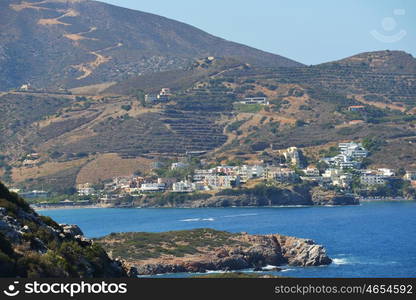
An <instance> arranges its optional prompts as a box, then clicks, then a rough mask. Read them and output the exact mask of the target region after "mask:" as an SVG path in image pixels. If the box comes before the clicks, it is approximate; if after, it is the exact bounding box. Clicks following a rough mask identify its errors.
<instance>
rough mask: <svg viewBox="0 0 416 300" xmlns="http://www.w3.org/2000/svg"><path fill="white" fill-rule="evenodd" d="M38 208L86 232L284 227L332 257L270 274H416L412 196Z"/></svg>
mask: <svg viewBox="0 0 416 300" xmlns="http://www.w3.org/2000/svg"><path fill="white" fill-rule="evenodd" d="M39 213H40V214H43V215H47V216H50V217H52V218H53V219H55V220H56V221H57V222H59V223H66V224H77V225H78V226H80V228H81V229H82V230H83V232H84V234H85V236H87V237H89V238H94V237H101V236H104V235H107V234H110V233H112V232H134V231H138V232H163V231H172V230H184V229H195V228H213V229H218V230H226V231H229V232H247V233H249V234H272V233H279V234H284V235H290V236H296V237H301V238H308V239H313V240H314V241H315V242H316V243H318V244H321V245H324V246H325V247H326V249H327V252H328V255H329V256H330V257H331V258H332V259H333V263H332V264H331V265H329V266H320V267H306V268H301V267H292V266H284V267H283V271H281V272H276V273H274V272H270V273H268V274H274V275H281V276H289V277H302V278H312V277H320V278H325V277H326V278H351V277H353V278H357V277H367V278H369V277H416V202H413V201H411V202H410V201H404V202H397V201H396V202H365V203H362V204H361V205H359V206H340V207H255V208H195V209H191V208H190V209H182V208H181V209H180V208H166V209H156V208H155V209H149V208H146V209H144V208H143V209H142V208H136V209H112V208H103V209H99V208H97V209H95V208H90V209H62V210H41V211H39ZM245 272H253V270H245ZM193 275H194V274H193ZM188 276H190V274H165V275H161V276H159V277H188Z"/></svg>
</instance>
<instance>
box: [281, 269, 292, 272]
mask: <svg viewBox="0 0 416 300" xmlns="http://www.w3.org/2000/svg"><path fill="white" fill-rule="evenodd" d="M289 271H295V269H282V270H281V271H280V272H289Z"/></svg>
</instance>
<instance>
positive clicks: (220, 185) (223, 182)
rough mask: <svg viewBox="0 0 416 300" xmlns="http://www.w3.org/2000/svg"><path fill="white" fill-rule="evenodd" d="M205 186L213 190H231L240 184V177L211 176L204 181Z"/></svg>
mask: <svg viewBox="0 0 416 300" xmlns="http://www.w3.org/2000/svg"><path fill="white" fill-rule="evenodd" d="M203 182H204V185H205V186H207V187H209V188H210V189H212V190H222V189H231V188H233V187H234V186H236V185H239V184H240V177H239V176H227V175H209V176H206V177H205V179H204V181H203Z"/></svg>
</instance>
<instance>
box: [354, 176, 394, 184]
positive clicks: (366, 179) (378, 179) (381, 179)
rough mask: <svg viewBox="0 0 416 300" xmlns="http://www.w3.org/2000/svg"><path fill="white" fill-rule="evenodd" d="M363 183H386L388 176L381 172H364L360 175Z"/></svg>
mask: <svg viewBox="0 0 416 300" xmlns="http://www.w3.org/2000/svg"><path fill="white" fill-rule="evenodd" d="M360 182H361V184H364V185H370V186H372V185H384V184H386V183H387V181H386V177H385V176H383V175H379V174H362V175H361V177H360Z"/></svg>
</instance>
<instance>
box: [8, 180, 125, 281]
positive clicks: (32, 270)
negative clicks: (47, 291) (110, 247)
mask: <svg viewBox="0 0 416 300" xmlns="http://www.w3.org/2000/svg"><path fill="white" fill-rule="evenodd" d="M0 277H31V278H39V277H72V278H94V277H100V278H103V277H110V278H115V277H127V273H126V270H125V269H124V266H123V265H122V264H121V263H120V262H117V261H115V260H112V259H110V258H109V257H108V255H107V253H106V252H105V251H104V250H103V248H102V247H100V246H98V245H97V244H93V243H92V242H91V241H89V240H87V239H85V238H84V237H83V236H82V232H81V230H80V229H79V228H78V227H77V226H69V225H59V224H57V223H55V222H54V221H53V220H52V219H51V218H49V217H44V216H39V215H38V214H37V213H35V212H34V211H33V210H32V209H31V208H30V207H29V205H28V204H27V203H26V202H25V201H24V200H23V199H22V198H20V197H19V196H18V195H17V194H14V193H10V192H9V191H8V190H7V188H6V187H5V186H4V185H3V184H2V183H1V182H0Z"/></svg>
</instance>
